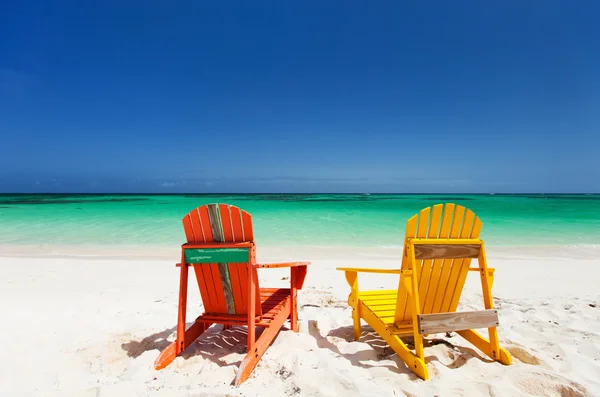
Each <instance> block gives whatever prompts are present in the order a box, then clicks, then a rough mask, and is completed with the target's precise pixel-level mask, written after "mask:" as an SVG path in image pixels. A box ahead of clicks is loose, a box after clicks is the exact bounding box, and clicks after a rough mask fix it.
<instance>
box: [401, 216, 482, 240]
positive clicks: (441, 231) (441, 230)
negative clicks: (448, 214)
mask: <svg viewBox="0 0 600 397" xmlns="http://www.w3.org/2000/svg"><path fill="white" fill-rule="evenodd" d="M477 219H479V218H477ZM449 222H452V219H450V220H449ZM444 226H448V227H450V225H449V224H448V225H444V224H443V223H442V228H441V229H440V233H443V229H444ZM448 230H449V229H448ZM473 230H475V228H473ZM447 233H448V231H446V234H447ZM410 240H411V242H412V243H413V244H425V245H433V244H458V245H471V244H479V245H481V244H483V240H481V239H478V238H444V239H442V238H439V239H434V238H412V239H410Z"/></svg>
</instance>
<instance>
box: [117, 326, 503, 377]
mask: <svg viewBox="0 0 600 397" xmlns="http://www.w3.org/2000/svg"><path fill="white" fill-rule="evenodd" d="M192 324H193V323H191V322H190V323H188V324H187V327H189V326H190V325H192ZM262 329H263V328H261V327H259V329H257V337H258V336H259V335H260V333H261V332H262ZM281 330H282V331H286V330H288V328H287V327H285V326H284V327H283V328H282V329H281ZM175 331H176V327H172V328H169V329H166V330H164V331H161V332H157V333H154V334H152V335H149V336H147V337H145V338H143V339H141V340H131V341H129V342H126V343H123V344H121V348H122V349H123V350H124V351H126V352H127V356H128V357H131V358H137V357H139V356H141V355H142V354H143V353H144V352H147V351H152V350H156V351H157V357H158V352H160V351H162V350H163V349H165V348H166V347H167V346H168V345H169V344H171V342H170V341H169V340H167V338H168V337H170V336H172V335H173V334H174V333H175ZM308 333H309V335H310V336H311V337H313V338H314V339H315V340H316V342H317V347H318V348H319V349H329V350H331V351H332V352H333V353H335V354H336V355H338V356H341V357H344V358H345V359H347V360H348V361H350V363H352V365H353V366H357V367H361V368H367V369H368V368H375V367H382V368H387V369H389V370H390V371H392V372H395V373H397V374H406V375H408V376H409V378H410V379H411V380H416V379H419V378H418V377H417V376H416V375H415V374H414V373H413V372H412V371H411V370H409V369H408V367H406V365H405V364H404V362H403V361H402V360H400V358H398V356H397V355H396V353H395V352H394V351H393V350H392V349H391V348H390V347H389V346H388V345H387V344H386V342H385V341H384V340H383V339H382V338H381V337H380V336H379V335H378V334H377V333H376V332H375V331H374V330H373V329H372V328H371V327H370V326H368V325H363V326H362V333H361V337H360V340H359V342H362V343H366V344H368V345H369V346H370V347H371V348H372V349H373V350H372V351H369V350H361V351H358V352H356V353H342V352H341V351H340V350H339V349H338V347H337V346H336V345H335V344H334V343H332V342H331V341H329V339H327V338H328V337H333V338H340V339H343V340H345V341H346V342H349V343H350V342H354V336H353V335H354V334H353V328H352V326H346V327H340V328H337V329H333V330H331V331H329V333H328V334H327V336H322V335H321V333H320V331H319V328H318V324H317V322H316V321H315V320H309V321H308ZM247 337H248V334H247V330H246V328H245V327H235V326H234V327H232V328H230V329H223V326H221V325H213V326H211V327H210V328H209V329H208V330H207V331H206V332H205V333H204V334H203V335H201V336H200V337H199V338H198V339H197V340H196V341H195V343H193V344H192V345H191V346H190V347H189V348H187V349H186V350H185V351H184V352H183V353H182V354H181V355H180V357H182V358H183V359H184V360H188V359H190V358H192V357H196V356H202V357H203V358H206V359H208V360H211V361H213V362H214V363H216V364H217V365H218V366H220V367H221V366H229V365H235V366H239V365H240V363H241V360H242V359H243V357H244V354H245V353H246V350H247V345H246V340H247ZM403 341H404V343H406V344H407V346H408V347H409V348H410V349H414V346H413V344H412V338H410V337H407V338H404V339H403ZM423 343H424V345H425V347H431V346H434V345H439V344H443V345H446V346H447V347H448V348H449V349H450V350H451V351H453V352H454V353H457V354H456V356H457V357H456V358H455V359H454V361H453V362H452V363H450V364H443V365H445V366H446V367H448V368H460V367H462V366H463V365H465V364H466V363H467V362H468V361H469V360H471V359H473V358H476V359H479V360H481V361H485V362H492V360H491V359H488V358H487V357H486V356H484V355H482V354H480V353H479V352H477V351H476V350H474V349H471V348H469V347H463V346H456V345H453V344H452V343H450V342H448V341H447V340H445V339H439V338H427V339H424V340H423ZM231 354H240V357H239V360H237V361H235V362H229V361H226V360H225V358H226V357H228V356H230V355H231ZM375 354H376V355H375ZM384 359H389V360H392V361H394V362H395V365H377V364H375V365H372V364H368V362H369V361H377V360H384ZM425 361H426V362H427V363H429V362H431V361H438V362H439V360H438V358H437V357H436V356H426V357H425Z"/></svg>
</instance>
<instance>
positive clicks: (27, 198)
mask: <svg viewBox="0 0 600 397" xmlns="http://www.w3.org/2000/svg"><path fill="white" fill-rule="evenodd" d="M215 202H220V203H227V204H232V205H237V206H239V207H241V208H243V209H245V210H247V211H248V212H250V213H251V214H252V215H253V220H254V229H255V237H256V240H257V242H258V243H259V244H261V245H321V246H323V245H324V246H350V245H351V246H399V245H402V241H403V235H404V225H405V222H406V220H407V219H408V218H409V217H410V216H412V215H413V214H414V213H416V212H418V211H419V210H420V209H422V208H423V207H428V206H431V205H433V204H437V203H446V202H452V203H456V204H460V205H463V206H465V207H467V208H470V209H472V210H473V211H474V212H475V213H476V214H477V215H478V216H479V217H480V218H481V219H482V221H483V231H482V238H484V239H485V240H486V242H487V243H488V244H494V245H562V244H568V245H571V244H600V195H510V196H509V195H331V194H330V195H285V194H279V195H219V196H216V195H139V196H135V195H111V196H100V195H19V196H17V195H8V196H0V245H2V244H29V243H36V244H40V243H42V244H60V245H66V244H109V245H145V244H151V245H161V246H167V245H168V246H171V245H175V246H177V245H179V244H181V243H182V242H183V240H184V234H183V228H182V225H181V218H182V217H183V216H184V215H185V214H186V213H187V212H189V211H190V210H191V209H193V208H195V207H197V206H199V205H202V204H206V203H215Z"/></svg>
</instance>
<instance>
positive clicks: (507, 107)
mask: <svg viewBox="0 0 600 397" xmlns="http://www.w3.org/2000/svg"><path fill="white" fill-rule="evenodd" d="M598 15H600V3H598V2H594V1H578V2H567V1H545V2H541V1H539V2H522V1H502V2H483V1H461V2H448V1H431V2H391V1H388V2H364V1H329V2H325V1H319V2H316V1H315V2H311V1H303V2H290V1H284V2H260V1H252V2H248V1H244V2H241V1H240V2H235V1H232V2H214V1H213V2H205V1H173V2H142V1H137V2H135V1H128V0H124V1H120V2H117V1H102V2H82V1H72V2H67V1H54V2H49V1H29V2H16V1H13V2H9V1H5V2H2V4H1V5H0V37H1V38H2V39H1V40H0V137H1V141H0V191H2V192H365V191H368V192H423V193H428V192H498V193H500V192H600V160H599V158H600V156H599V153H600V131H599V126H600V50H599V49H600V27H599V26H598V24H597V16H598Z"/></svg>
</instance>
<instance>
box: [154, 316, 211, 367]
mask: <svg viewBox="0 0 600 397" xmlns="http://www.w3.org/2000/svg"><path fill="white" fill-rule="evenodd" d="M210 326H211V323H208V322H204V321H196V322H195V323H194V324H192V325H191V326H190V328H188V329H187V331H185V336H184V338H183V339H184V344H183V350H185V349H187V348H188V347H189V345H191V344H192V343H193V342H194V341H195V340H196V339H198V337H199V336H200V335H202V334H203V333H204V331H206V330H207V329H208V327H210ZM178 354H180V353H177V341H175V342H173V343H171V344H170V345H169V346H167V347H166V348H165V349H164V350H163V351H162V352H160V355H159V356H158V357H157V358H156V360H155V361H154V369H157V370H158V369H163V368H165V367H166V366H167V365H169V364H171V363H172V362H173V360H175V357H177V355H178Z"/></svg>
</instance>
